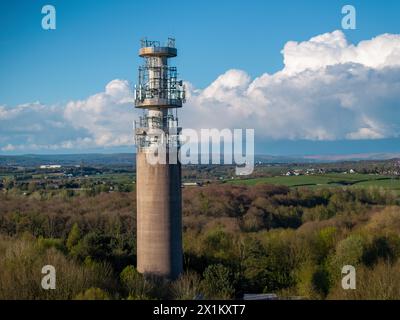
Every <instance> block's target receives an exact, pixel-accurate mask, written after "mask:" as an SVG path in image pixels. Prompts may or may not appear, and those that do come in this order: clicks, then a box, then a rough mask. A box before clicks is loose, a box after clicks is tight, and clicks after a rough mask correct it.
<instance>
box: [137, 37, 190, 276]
mask: <svg viewBox="0 0 400 320" xmlns="http://www.w3.org/2000/svg"><path fill="white" fill-rule="evenodd" d="M176 55H177V50H176V48H175V41H174V39H168V42H167V44H166V45H164V46H161V45H160V43H159V42H157V41H148V40H142V46H141V49H140V50H139V56H141V57H143V58H144V64H143V66H141V67H139V83H138V85H137V86H136V88H135V107H136V108H141V109H143V116H142V117H140V119H139V121H135V141H136V147H137V152H136V190H137V191H136V193H137V269H138V271H139V272H141V273H144V274H153V275H158V276H162V277H166V278H170V279H175V278H177V277H178V276H179V274H180V273H181V272H182V260H183V259H182V196H181V165H180V163H179V157H178V153H179V150H180V145H179V134H180V132H181V128H180V127H178V119H177V116H176V114H177V108H180V107H182V103H183V102H184V100H185V90H184V86H183V85H182V81H178V80H177V71H176V68H175V67H170V66H168V58H172V57H175V56H176ZM174 113H175V114H174Z"/></svg>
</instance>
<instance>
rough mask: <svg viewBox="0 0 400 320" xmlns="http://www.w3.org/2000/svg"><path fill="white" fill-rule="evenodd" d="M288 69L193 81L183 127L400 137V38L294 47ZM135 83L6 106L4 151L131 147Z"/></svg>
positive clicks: (2, 109)
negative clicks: (59, 100)
mask: <svg viewBox="0 0 400 320" xmlns="http://www.w3.org/2000/svg"><path fill="white" fill-rule="evenodd" d="M282 54H283V61H284V68H283V69H282V70H280V71H278V72H276V73H274V74H268V73H264V74H262V75H261V76H259V77H257V78H255V79H251V78H250V76H249V75H248V74H247V73H246V72H245V71H242V70H235V69H231V70H228V71H227V72H225V73H224V74H222V75H220V76H219V77H218V78H217V79H216V80H215V81H214V82H212V83H211V84H210V85H209V86H208V87H206V88H204V89H197V88H195V87H194V86H193V85H192V84H190V83H189V82H188V83H187V89H188V94H187V96H188V102H187V103H186V105H185V107H184V108H183V109H182V110H181V111H180V122H181V124H182V125H183V126H184V127H185V128H193V129H200V128H220V129H222V128H254V129H255V133H256V137H258V138H262V139H290V140H297V139H306V140H320V141H324V140H331V141H332V140H340V139H349V140H361V139H382V138H397V137H399V136H400V35H398V34H382V35H379V36H377V37H375V38H373V39H370V40H365V41H361V42H360V43H358V44H357V45H353V44H350V43H348V42H347V40H346V37H345V35H344V34H343V32H341V31H338V30H337V31H334V32H331V33H325V34H322V35H318V36H316V37H313V38H311V39H309V40H308V41H304V42H294V41H289V42H287V43H286V44H285V46H284V48H283V50H282ZM138 114H139V111H138V110H134V108H133V93H132V90H131V88H130V86H129V83H128V81H126V80H120V79H115V80H112V81H111V82H109V83H108V84H107V85H106V87H105V90H104V92H100V93H97V94H95V95H92V96H90V97H88V98H87V99H84V100H78V101H70V102H68V103H67V104H65V105H43V104H41V103H39V102H34V103H28V104H23V105H18V106H14V107H10V106H1V105H0V150H1V151H2V152H3V153H6V152H27V151H38V150H41V151H45V150H63V149H90V148H99V147H101V148H102V147H106V148H107V147H119V146H129V145H133V130H132V123H133V120H134V119H135V118H137V116H138Z"/></svg>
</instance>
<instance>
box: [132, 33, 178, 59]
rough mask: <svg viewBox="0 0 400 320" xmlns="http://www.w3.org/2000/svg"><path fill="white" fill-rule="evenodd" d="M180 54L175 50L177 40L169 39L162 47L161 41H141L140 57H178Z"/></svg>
mask: <svg viewBox="0 0 400 320" xmlns="http://www.w3.org/2000/svg"><path fill="white" fill-rule="evenodd" d="M177 54H178V52H177V49H176V48H175V39H173V38H168V40H167V43H166V44H165V45H161V43H160V41H152V40H147V39H142V40H141V48H140V49H139V56H140V57H168V58H172V57H176V56H177Z"/></svg>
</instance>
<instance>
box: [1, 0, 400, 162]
mask: <svg viewBox="0 0 400 320" xmlns="http://www.w3.org/2000/svg"><path fill="white" fill-rule="evenodd" d="M45 4H52V5H54V6H55V8H56V10H57V29H56V30H51V31H45V30H43V29H42V28H41V19H42V14H41V8H42V6H43V5H45ZM345 4H352V5H353V6H355V8H356V10H357V29H356V30H342V32H343V34H344V36H345V37H346V39H347V41H348V42H349V43H353V44H357V43H358V42H360V41H362V40H370V39H372V38H373V37H376V36H379V35H382V34H384V33H390V34H399V33H400V19H399V18H398V17H399V14H400V2H399V1H371V0H368V1H351V2H348V1H333V0H331V1H316V0H315V1H250V0H247V1H241V0H238V1H233V0H229V1H228V0H219V1H215V0H214V1H204V0H203V1H173V0H171V1H162V0H158V1H157V0H153V1H151V2H150V1H138V0H137V1H123V0H118V1H106V0H98V1H90V0H84V1H77V0H69V1H65V0H64V1H54V0H53V1H21V0H14V1H9V0H3V1H1V2H0V12H1V13H2V17H1V19H0V106H1V105H3V106H6V107H7V108H8V111H9V110H10V109H11V108H15V107H17V106H18V105H21V104H31V103H34V102H37V101H38V102H40V104H43V105H46V106H50V105H51V106H56V107H57V106H59V107H60V108H62V106H63V105H64V104H67V103H68V102H70V101H77V100H84V99H87V98H88V97H90V96H91V95H95V94H97V93H100V92H103V91H104V90H105V89H104V88H105V86H106V85H107V84H108V83H110V81H112V80H113V79H122V80H126V81H128V83H129V85H132V84H133V83H134V82H135V79H136V74H137V73H136V70H137V67H138V65H139V64H140V63H141V61H140V59H139V58H138V57H137V49H138V45H139V40H140V38H141V37H143V36H147V37H148V38H150V39H159V40H164V39H166V38H167V37H168V36H174V37H175V38H176V39H177V46H178V49H179V56H178V58H176V59H175V61H174V64H175V65H177V66H178V70H179V72H180V76H181V77H182V78H183V79H185V80H187V81H188V82H190V83H191V84H192V85H193V86H194V87H196V88H198V89H204V88H207V87H208V86H209V85H210V84H211V83H213V82H214V81H215V79H217V78H218V77H219V76H220V75H223V74H225V73H226V72H227V71H228V70H231V69H237V70H243V71H244V72H246V73H247V75H248V76H249V77H250V79H252V80H253V79H254V78H256V77H259V76H261V75H263V74H265V73H268V74H274V73H276V72H278V71H280V70H282V69H283V68H284V61H283V56H282V53H281V51H282V49H283V48H284V46H285V44H286V43H287V42H288V41H297V42H301V41H307V40H309V39H310V38H311V37H314V36H317V35H321V34H325V33H329V32H333V31H334V30H340V29H341V19H342V14H341V8H342V6H343V5H345ZM396 79H397V78H396ZM390 101H392V100H389V102H387V101H386V100H385V103H390ZM396 108H397V109H399V107H396ZM390 110H391V111H390V112H392V113H391V115H392V114H397V113H393V109H390ZM39 112H44V113H45V112H46V111H39ZM35 115H36V113H35ZM43 117H45V115H43ZM186 117H188V115H187V116H186ZM0 119H1V118H0ZM7 119H8V120H5V121H11V120H10V119H11V118H10V117H8V118H7ZM32 119H34V117H33V118H32ZM58 120H59V119H58ZM357 121H358V120H357ZM380 121H381V122H382V119H380ZM381 122H380V123H381ZM0 124H1V122H0ZM389 124H390V125H391V126H392V127H393V123H389ZM183 125H184V126H185V123H183ZM265 125H266V126H268V120H266V123H265ZM396 125H397V123H395V124H394V126H396ZM5 126H8V127H10V124H9V123H7V124H4V122H3V127H5ZM246 126H247V125H246ZM396 128H397V127H396ZM67 129H70V130H71V131H72V130H75V131H74V133H72V134H71V136H70V137H68V139H69V140H71V139H72V141H73V139H75V138H79V135H80V134H81V133H82V134H84V131H85V130H86V131H88V132H89V133H87V134H86V135H90V132H91V131H90V130H92V129H91V128H89V129H87V128H83V127H79V128H78V129H77V128H76V126H75V125H74V124H71V125H70V126H68V128H67ZM38 130H39V129H38ZM393 130H394V129H393ZM393 130H392V131H391V133H390V134H382V135H381V136H379V139H377V138H376V137H377V136H376V137H375V138H374V139H365V137H364V138H363V139H362V141H358V139H355V138H353V139H346V138H343V136H340V135H337V136H336V135H335V137H333V138H332V137H331V138H329V139H327V140H332V139H333V140H334V142H332V141H327V142H324V141H318V142H313V141H315V140H324V139H323V138H322V139H321V138H319V137H317V138H315V137H311V138H310V139H308V138H307V137H308V136H307V135H300V136H298V137H297V136H293V137H289V138H286V137H285V136H280V135H279V136H278V137H271V135H265V136H264V135H262V134H261V135H260V136H258V135H257V130H256V136H257V139H256V140H257V145H258V147H257V148H256V150H257V149H258V150H260V151H262V152H265V153H273V154H291V153H292V154H301V153H308V154H309V153H321V152H322V153H349V152H352V151H353V150H354V152H357V153H359V152H400V143H399V141H400V140H399V139H398V138H396V137H395V136H396V132H397V131H396V130H397V129H396V130H394V131H393ZM258 131H259V130H258ZM16 132H18V134H17V133H16ZM32 132H33V131H32ZM32 132H31V134H32ZM385 132H386V131H385ZM0 134H1V135H3V146H5V145H16V144H18V143H20V144H21V146H22V147H21V148H19V149H18V148H17V149H13V148H9V150H8V151H7V150H6V149H4V148H3V150H2V152H1V153H25V152H31V151H32V150H33V151H34V152H44V153H50V152H66V151H68V152H86V151H91V150H96V151H97V150H99V148H100V149H102V147H101V145H100V144H97V145H96V146H95V147H90V146H89V144H88V146H87V147H81V148H75V147H70V148H69V149H68V150H67V148H60V149H46V148H44V149H42V148H40V145H43V144H46V143H45V142H44V138H43V137H42V138H41V139H40V142H35V137H31V138H27V137H28V135H29V134H28V133H26V134H22V133H21V130H19V131H18V130H14V129H13V130H11V129H10V132H7V131H6V130H5V129H4V130H3V131H1V130H0ZM33 134H34V133H33ZM84 135H85V134H84ZM353 137H354V135H353ZM24 139H25V141H24ZM32 141H34V142H33V143H34V144H35V145H36V149H31V148H30V147H29V142H32ZM296 141H297V142H298V143H296ZM53 142H54V143H55V141H53ZM53 142H49V144H51V143H53ZM1 144H2V141H1V139H0V147H1ZM123 144H124V143H122V145H121V146H118V143H114V144H112V145H107V146H106V147H105V149H104V150H106V151H110V150H117V151H119V150H123V151H125V150H131V148H130V146H127V145H123ZM38 146H39V147H38ZM330 151H331V152H330Z"/></svg>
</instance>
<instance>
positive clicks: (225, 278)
mask: <svg viewBox="0 0 400 320" xmlns="http://www.w3.org/2000/svg"><path fill="white" fill-rule="evenodd" d="M203 276H204V280H203V281H202V283H201V286H202V289H203V291H204V294H205V295H206V297H207V298H209V299H231V298H232V297H233V295H234V293H235V289H234V287H233V285H232V276H231V272H230V270H229V269H228V268H227V267H225V266H224V265H222V264H212V265H210V266H208V267H207V268H206V270H204V273H203Z"/></svg>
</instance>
